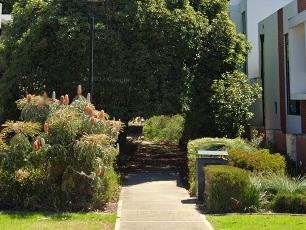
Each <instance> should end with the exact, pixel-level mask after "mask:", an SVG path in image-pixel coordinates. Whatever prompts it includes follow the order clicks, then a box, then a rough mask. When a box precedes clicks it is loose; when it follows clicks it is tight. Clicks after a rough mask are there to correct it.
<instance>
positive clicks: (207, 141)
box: [187, 138, 256, 194]
mask: <svg viewBox="0 0 306 230" xmlns="http://www.w3.org/2000/svg"><path fill="white" fill-rule="evenodd" d="M228 148H235V149H243V150H246V151H255V150H256V148H254V147H253V146H251V145H250V144H249V143H247V142H246V141H244V140H242V139H240V138H237V139H226V138H202V139H197V140H193V141H189V143H188V146H187V149H188V153H187V155H188V169H189V175H188V181H189V186H190V189H189V190H190V193H191V194H195V190H196V180H195V178H196V176H195V161H196V155H197V152H198V151H199V150H222V149H228Z"/></svg>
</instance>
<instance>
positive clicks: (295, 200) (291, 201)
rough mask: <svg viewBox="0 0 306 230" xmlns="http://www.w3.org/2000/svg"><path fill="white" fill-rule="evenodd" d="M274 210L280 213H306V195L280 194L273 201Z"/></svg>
mask: <svg viewBox="0 0 306 230" xmlns="http://www.w3.org/2000/svg"><path fill="white" fill-rule="evenodd" d="M272 210H274V211H275V212H279V213H300V214H302V213H306V195H305V194H278V195H276V197H275V198H274V199H273V201H272Z"/></svg>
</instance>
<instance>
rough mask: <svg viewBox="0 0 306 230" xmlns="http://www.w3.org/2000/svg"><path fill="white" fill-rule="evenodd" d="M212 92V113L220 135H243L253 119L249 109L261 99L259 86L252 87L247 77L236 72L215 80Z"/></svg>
mask: <svg viewBox="0 0 306 230" xmlns="http://www.w3.org/2000/svg"><path fill="white" fill-rule="evenodd" d="M212 90H213V95H212V97H211V103H212V105H213V106H212V108H213V110H212V112H213V116H214V120H215V122H214V123H215V124H216V126H217V129H218V130H219V133H220V134H221V135H222V136H228V137H237V136H240V135H242V134H243V133H244V128H245V126H246V125H248V122H249V121H250V119H251V118H252V117H253V114H252V113H251V112H250V111H249V109H250V106H251V105H252V104H253V103H254V102H255V99H256V98H258V97H259V94H260V88H259V86H258V85H257V84H254V85H250V84H249V83H248V78H247V76H245V75H244V74H242V73H239V72H234V73H225V74H223V75H222V78H221V79H218V80H214V82H213V84H212Z"/></svg>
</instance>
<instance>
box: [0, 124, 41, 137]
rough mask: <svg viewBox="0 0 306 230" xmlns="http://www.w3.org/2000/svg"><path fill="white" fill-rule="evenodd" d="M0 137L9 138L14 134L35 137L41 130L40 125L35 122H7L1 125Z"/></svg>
mask: <svg viewBox="0 0 306 230" xmlns="http://www.w3.org/2000/svg"><path fill="white" fill-rule="evenodd" d="M2 127H3V130H2V132H1V135H2V137H9V136H11V135H14V134H19V133H22V134H24V135H25V136H27V137H31V138H33V137H35V136H37V135H38V134H39V132H40V130H41V125H40V124H39V123H36V122H26V121H7V122H5V123H4V124H3V125H2Z"/></svg>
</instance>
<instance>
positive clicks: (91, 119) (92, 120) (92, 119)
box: [90, 117, 98, 124]
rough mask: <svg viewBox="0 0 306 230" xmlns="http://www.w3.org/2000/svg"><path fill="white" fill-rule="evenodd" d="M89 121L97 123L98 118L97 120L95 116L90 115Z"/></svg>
mask: <svg viewBox="0 0 306 230" xmlns="http://www.w3.org/2000/svg"><path fill="white" fill-rule="evenodd" d="M90 121H91V123H92V124H97V121H98V120H97V118H95V117H91V118H90Z"/></svg>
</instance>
